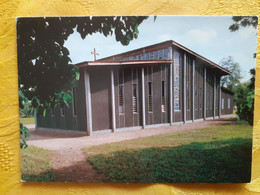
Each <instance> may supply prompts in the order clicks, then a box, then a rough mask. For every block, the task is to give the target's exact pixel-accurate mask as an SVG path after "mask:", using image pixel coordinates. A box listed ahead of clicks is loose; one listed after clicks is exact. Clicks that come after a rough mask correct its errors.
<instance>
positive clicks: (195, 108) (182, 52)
mask: <svg viewBox="0 0 260 195" xmlns="http://www.w3.org/2000/svg"><path fill="white" fill-rule="evenodd" d="M77 66H78V67H79V70H80V80H79V83H78V86H77V87H76V88H74V89H73V96H74V99H73V102H72V104H71V105H70V107H69V108H68V107H65V108H62V109H61V108H55V109H54V110H50V111H49V112H48V113H47V115H46V117H44V118H42V117H37V125H36V126H37V128H48V129H62V130H76V131H82V132H86V133H87V134H88V135H91V134H95V133H100V132H115V131H121V130H129V129H141V128H147V127H154V126H161V125H174V124H179V123H187V122H195V121H198V120H206V119H216V118H219V117H220V116H221V115H228V114H232V113H233V93H232V92H231V91H229V90H227V89H225V88H221V87H220V79H221V76H225V75H229V74H231V73H230V72H229V71H228V70H226V69H224V68H222V67H220V66H219V65H217V64H215V63H213V62H211V61H210V60H208V59H206V58H204V57H202V56H200V55H199V54H197V53H195V52H193V51H191V50H189V49H187V48H185V47H183V46H182V45H180V44H178V43H176V42H174V41H166V42H162V43H159V44H156V45H151V46H148V47H144V48H140V49H136V50H133V51H129V52H126V53H122V54H118V55H114V56H110V57H108V58H104V59H101V60H97V61H94V62H82V63H79V64H77Z"/></svg>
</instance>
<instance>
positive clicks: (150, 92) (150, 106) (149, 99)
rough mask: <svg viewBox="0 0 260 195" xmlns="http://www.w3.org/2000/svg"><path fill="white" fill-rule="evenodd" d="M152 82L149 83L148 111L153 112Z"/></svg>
mask: <svg viewBox="0 0 260 195" xmlns="http://www.w3.org/2000/svg"><path fill="white" fill-rule="evenodd" d="M152 101H153V98H152V82H148V111H149V112H153V103H152Z"/></svg>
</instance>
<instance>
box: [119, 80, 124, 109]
mask: <svg viewBox="0 0 260 195" xmlns="http://www.w3.org/2000/svg"><path fill="white" fill-rule="evenodd" d="M118 101H119V113H121V114H122V113H124V86H123V85H122V84H121V85H119V98H118Z"/></svg>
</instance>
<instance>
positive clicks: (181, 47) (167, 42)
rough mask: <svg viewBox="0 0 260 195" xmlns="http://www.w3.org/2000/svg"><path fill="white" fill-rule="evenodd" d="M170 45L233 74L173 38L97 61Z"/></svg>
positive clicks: (116, 58)
mask: <svg viewBox="0 0 260 195" xmlns="http://www.w3.org/2000/svg"><path fill="white" fill-rule="evenodd" d="M169 46H175V47H177V48H179V49H181V50H183V51H186V52H187V53H189V54H191V55H193V56H195V57H196V58H198V59H199V60H201V61H202V62H203V63H205V65H208V66H209V67H211V68H213V69H216V70H217V71H218V72H220V74H221V75H230V74H231V72H230V71H228V70H227V69H225V68H223V67H221V66H220V65H218V64H216V63H214V62H212V61H210V60H209V59H207V58H205V57H203V56H201V55H199V54H197V53H196V52H194V51H192V50H190V49H188V48H186V47H184V46H183V45H181V44H179V43H177V42H175V41H173V40H168V41H164V42H161V43H157V44H154V45H149V46H146V47H141V48H138V49H135V50H131V51H128V52H124V53H120V54H116V55H112V56H109V57H106V58H102V59H99V60H97V61H118V60H119V59H121V58H123V57H128V56H132V55H138V54H140V53H144V52H149V51H154V50H157V49H162V48H167V47H169Z"/></svg>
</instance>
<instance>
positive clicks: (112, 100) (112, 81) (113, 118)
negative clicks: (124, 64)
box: [111, 69, 116, 132]
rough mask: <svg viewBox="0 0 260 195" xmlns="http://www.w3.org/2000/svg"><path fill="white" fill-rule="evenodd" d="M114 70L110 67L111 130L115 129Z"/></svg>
mask: <svg viewBox="0 0 260 195" xmlns="http://www.w3.org/2000/svg"><path fill="white" fill-rule="evenodd" d="M114 80H115V79H114V70H113V69H111V106H112V132H115V129H116V108H115V82H114Z"/></svg>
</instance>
